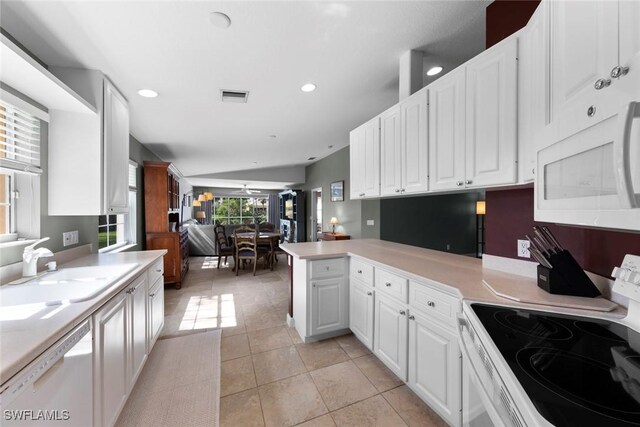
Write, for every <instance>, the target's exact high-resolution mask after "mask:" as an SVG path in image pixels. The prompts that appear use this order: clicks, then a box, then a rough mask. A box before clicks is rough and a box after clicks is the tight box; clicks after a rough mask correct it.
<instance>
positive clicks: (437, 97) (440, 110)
mask: <svg viewBox="0 0 640 427" xmlns="http://www.w3.org/2000/svg"><path fill="white" fill-rule="evenodd" d="M465 85H466V81H465V69H464V68H460V69H457V70H454V71H452V72H450V73H449V74H447V75H445V76H442V77H440V78H439V79H438V80H436V81H435V82H433V83H432V84H431V85H429V97H430V100H431V101H430V104H431V105H430V108H429V181H430V183H429V185H430V187H431V190H447V189H452V188H461V187H462V186H463V185H464V174H465V169H464V161H465V159H464V150H465V114H466V111H465V96H466V94H465Z"/></svg>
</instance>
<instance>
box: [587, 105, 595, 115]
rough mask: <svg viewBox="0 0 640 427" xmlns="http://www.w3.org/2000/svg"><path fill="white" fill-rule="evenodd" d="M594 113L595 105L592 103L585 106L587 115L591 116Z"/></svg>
mask: <svg viewBox="0 0 640 427" xmlns="http://www.w3.org/2000/svg"><path fill="white" fill-rule="evenodd" d="M595 115H596V107H595V105H592V106H590V107H589V108H587V116H589V117H593V116H595Z"/></svg>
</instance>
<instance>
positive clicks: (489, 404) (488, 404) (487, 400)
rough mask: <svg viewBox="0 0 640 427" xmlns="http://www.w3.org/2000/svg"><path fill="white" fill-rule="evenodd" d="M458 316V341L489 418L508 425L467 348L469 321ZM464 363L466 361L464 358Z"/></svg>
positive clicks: (499, 423)
mask: <svg viewBox="0 0 640 427" xmlns="http://www.w3.org/2000/svg"><path fill="white" fill-rule="evenodd" d="M457 318H458V329H459V334H458V341H459V343H460V349H461V350H462V355H463V357H464V359H465V360H466V363H467V366H468V367H469V368H471V372H470V374H471V376H473V378H474V379H471V378H470V380H471V381H473V383H474V384H475V385H476V390H477V391H478V393H480V394H481V396H480V399H481V400H482V402H483V403H484V406H485V409H486V411H487V412H488V413H489V418H491V421H493V424H494V426H495V427H506V423H505V422H504V420H503V419H502V416H501V415H500V412H499V411H498V408H496V407H495V405H494V404H493V401H492V400H491V396H490V395H489V392H488V391H487V389H486V388H485V385H484V383H483V382H482V380H481V379H480V375H479V374H478V371H477V369H476V366H475V365H474V363H473V362H472V360H471V352H470V351H469V349H468V348H467V343H466V342H465V340H464V338H462V330H463V329H464V328H468V327H469V321H468V320H467V319H466V318H465V317H464V315H463V314H461V313H458V315H457ZM463 363H464V360H463Z"/></svg>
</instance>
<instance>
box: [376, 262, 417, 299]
mask: <svg viewBox="0 0 640 427" xmlns="http://www.w3.org/2000/svg"><path fill="white" fill-rule="evenodd" d="M408 282H409V280H407V279H406V278H404V277H402V276H399V275H397V274H394V273H390V272H388V271H385V270H381V269H379V268H378V269H376V277H375V284H376V285H375V286H376V289H377V290H379V291H381V292H384V293H386V294H388V295H391V296H393V297H395V298H398V299H399V300H400V301H402V302H405V303H406V302H407V285H408Z"/></svg>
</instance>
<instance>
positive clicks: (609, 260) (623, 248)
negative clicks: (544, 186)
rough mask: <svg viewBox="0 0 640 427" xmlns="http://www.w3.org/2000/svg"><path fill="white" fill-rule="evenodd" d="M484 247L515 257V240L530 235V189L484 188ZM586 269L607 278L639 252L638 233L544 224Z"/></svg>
mask: <svg viewBox="0 0 640 427" xmlns="http://www.w3.org/2000/svg"><path fill="white" fill-rule="evenodd" d="M486 198H487V215H486V221H485V228H486V249H485V252H486V253H487V254H491V255H497V256H503V257H508V258H517V259H525V258H518V256H517V246H516V245H517V243H516V241H517V240H518V239H524V235H525V234H529V235H530V234H531V232H532V230H531V227H532V226H533V225H534V224H536V223H535V222H534V221H533V188H526V189H520V190H504V191H487V193H486ZM538 224H544V225H547V226H548V227H549V228H550V229H551V230H552V231H553V233H554V234H555V235H556V237H557V238H558V240H559V242H560V244H561V245H562V246H563V247H564V248H566V249H568V250H569V251H570V252H571V253H572V254H573V256H574V257H575V258H576V260H577V261H578V263H579V264H580V265H581V266H582V268H584V269H585V270H588V271H591V272H594V273H596V274H599V275H601V276H605V277H609V275H610V274H611V270H613V267H614V266H618V265H620V263H621V262H622V259H623V258H624V255H625V254H627V253H631V254H636V255H640V234H636V233H623V232H617V231H609V230H600V229H589V228H581V227H573V226H564V225H556V224H546V223H538Z"/></svg>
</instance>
